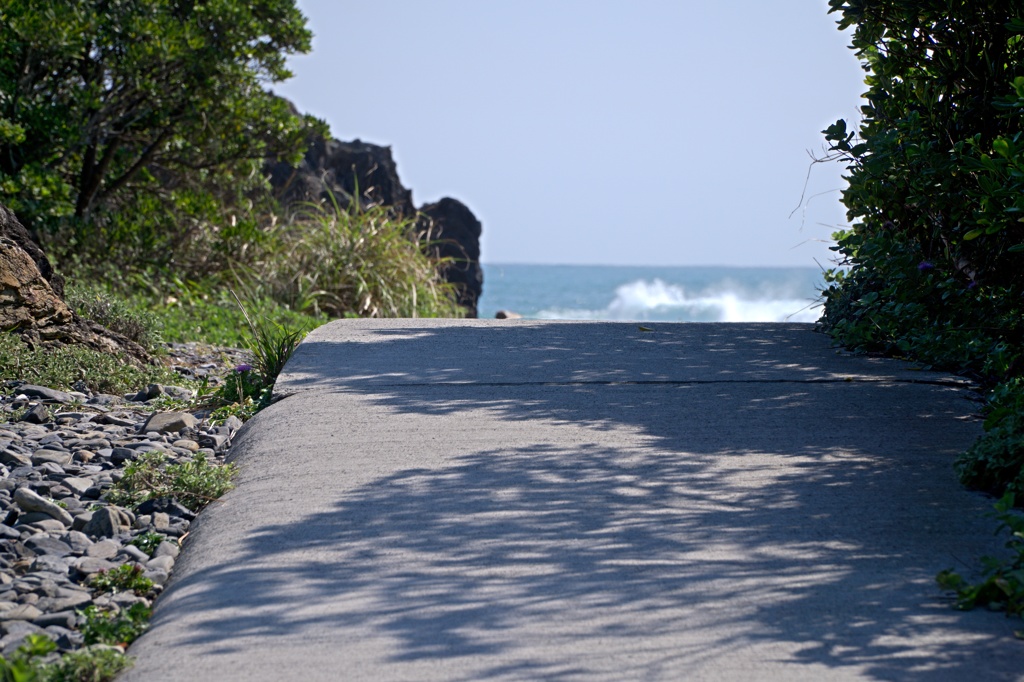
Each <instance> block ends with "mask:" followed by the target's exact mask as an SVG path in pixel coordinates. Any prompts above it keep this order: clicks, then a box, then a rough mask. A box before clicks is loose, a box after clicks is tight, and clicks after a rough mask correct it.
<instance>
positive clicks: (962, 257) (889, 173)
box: [822, 0, 1024, 493]
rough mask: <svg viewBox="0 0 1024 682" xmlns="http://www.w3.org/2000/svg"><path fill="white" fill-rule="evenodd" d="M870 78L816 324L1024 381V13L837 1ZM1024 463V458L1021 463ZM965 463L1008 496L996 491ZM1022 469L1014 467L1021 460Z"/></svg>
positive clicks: (1002, 482) (1002, 478) (1004, 6)
mask: <svg viewBox="0 0 1024 682" xmlns="http://www.w3.org/2000/svg"><path fill="white" fill-rule="evenodd" d="M829 4H830V7H831V12H836V13H839V16H840V19H839V21H838V24H839V27H840V28H843V29H845V28H848V27H851V26H852V27H855V30H854V34H853V48H854V49H855V51H856V53H857V55H858V56H859V57H860V59H861V60H862V62H863V65H864V69H865V71H866V72H867V78H866V84H867V86H868V90H867V93H866V94H865V98H866V104H865V105H864V106H863V108H862V116H863V118H862V120H861V122H860V126H859V130H856V131H854V130H851V126H850V125H848V124H847V123H846V122H845V121H842V120H840V121H837V122H836V123H835V124H834V125H832V126H830V127H829V128H828V129H827V130H825V131H824V133H825V136H826V139H827V141H828V143H829V144H830V146H831V150H832V152H833V153H834V155H835V156H836V157H839V158H842V159H844V160H845V162H846V163H847V168H848V171H849V172H848V180H849V187H848V188H847V189H846V190H845V191H844V193H843V201H844V203H845V205H846V207H847V209H848V218H849V220H850V221H851V223H852V227H851V228H850V229H848V230H846V231H843V232H840V233H838V234H837V235H836V239H837V242H838V243H837V246H836V247H834V249H835V250H836V251H837V252H838V253H839V255H840V263H841V265H843V266H845V267H844V268H843V269H838V270H835V271H833V272H832V273H831V275H830V279H831V280H832V281H831V285H830V286H829V287H828V289H827V290H826V292H825V296H826V305H825V314H824V317H823V320H822V321H823V323H824V325H825V326H826V328H828V329H829V330H830V331H831V333H832V334H833V335H834V336H835V337H836V338H837V339H839V340H840V341H842V342H843V343H846V344H847V345H850V346H854V347H858V348H862V349H868V350H881V351H884V352H889V353H895V354H899V355H902V356H906V357H913V358H916V359H919V360H923V361H925V362H927V363H930V364H932V365H935V366H940V367H944V368H948V369H954V370H958V371H961V372H966V373H968V374H972V375H973V376H975V377H976V378H978V379H979V380H981V381H982V382H983V383H984V384H986V385H988V386H992V385H994V384H996V383H998V382H1002V381H1006V380H1009V379H1011V378H1012V377H1014V376H1019V375H1021V374H1022V373H1024V361H1022V358H1024V351H1022V349H1024V5H1022V4H1021V3H1020V2H1019V1H1018V0H910V1H908V0H830V3H829ZM1021 423H1022V424H1024V420H1022V421H1021ZM1018 459H1020V458H1018ZM983 469H985V465H984V464H982V465H981V466H980V467H977V466H970V467H968V466H965V467H962V470H963V471H974V472H976V473H977V474H978V476H979V478H978V479H977V480H976V481H971V480H967V479H968V478H969V477H965V480H967V482H969V483H971V482H973V483H977V482H978V481H980V480H985V481H986V483H985V487H987V488H989V489H991V490H992V491H993V492H997V493H998V492H1001V489H1002V488H1005V486H1006V485H1007V484H1008V483H1009V480H1007V476H1008V477H1009V479H1010V480H1013V479H1014V478H1015V477H1016V476H1018V475H1019V471H1018V472H1016V473H1013V472H1009V471H1004V472H1003V473H1001V474H1000V475H999V476H997V477H995V478H998V479H999V480H998V481H994V479H993V477H992V476H990V475H989V474H990V473H991V472H985V471H982V470H983ZM1018 469H1019V464H1018Z"/></svg>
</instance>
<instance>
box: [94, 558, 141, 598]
mask: <svg viewBox="0 0 1024 682" xmlns="http://www.w3.org/2000/svg"><path fill="white" fill-rule="evenodd" d="M142 573H143V570H142V567H141V566H137V565H134V564H122V565H120V566H118V567H117V568H112V569H110V570H109V571H100V572H99V573H97V574H96V575H94V576H93V577H92V578H91V579H90V580H89V585H90V586H91V587H94V588H95V589H97V590H99V591H100V592H134V593H135V594H136V595H138V596H140V597H144V596H146V595H147V594H150V593H151V592H152V591H153V581H152V580H150V579H149V578H147V577H146V576H144V575H143V574H142Z"/></svg>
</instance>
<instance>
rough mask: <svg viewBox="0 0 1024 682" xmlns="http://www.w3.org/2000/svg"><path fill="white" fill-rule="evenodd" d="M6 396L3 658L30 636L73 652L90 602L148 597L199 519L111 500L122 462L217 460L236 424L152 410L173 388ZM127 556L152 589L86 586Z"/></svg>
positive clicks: (1, 485)
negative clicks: (145, 457) (150, 456)
mask: <svg viewBox="0 0 1024 682" xmlns="http://www.w3.org/2000/svg"><path fill="white" fill-rule="evenodd" d="M191 366H192V367H193V368H194V369H195V368H197V366H196V364H195V363H194V362H193V363H191ZM199 369H200V371H201V368H199ZM210 369H212V368H210ZM6 393H7V396H6V397H3V398H0V519H2V523H0V654H3V655H5V656H9V655H10V654H11V653H12V652H13V651H14V650H15V649H16V648H17V647H18V646H19V645H20V644H22V643H23V640H24V639H25V637H26V636H27V635H29V634H33V633H39V634H46V635H49V636H50V637H51V638H52V639H53V640H54V641H55V642H57V645H58V647H59V648H60V649H61V650H73V649H76V648H78V647H80V646H82V645H83V641H82V639H83V638H82V635H81V633H80V632H79V631H78V629H77V628H78V627H79V626H81V624H82V620H83V616H82V615H81V611H82V610H83V609H85V608H86V607H88V606H90V605H94V606H95V607H97V608H98V609H101V610H104V611H108V612H115V613H116V612H119V611H120V610H123V609H127V608H128V607H130V606H131V605H132V604H136V603H140V602H141V603H144V604H146V605H147V606H148V605H149V604H150V602H151V599H152V597H153V596H154V595H155V594H158V593H159V591H160V590H161V589H162V586H163V585H164V584H165V583H166V581H167V579H168V577H169V575H170V573H171V569H172V568H173V566H174V561H175V558H176V557H177V556H178V552H179V549H180V546H181V542H182V539H183V538H184V537H185V536H186V535H187V534H188V530H189V524H190V523H191V522H192V520H193V518H194V514H193V512H192V511H191V510H189V509H188V508H186V507H184V506H183V505H181V504H180V503H179V502H178V501H177V500H175V499H171V498H162V499H154V500H149V501H146V502H144V503H143V504H142V505H141V506H138V507H136V508H134V509H128V508H125V507H122V506H117V505H115V504H112V503H110V502H109V501H107V499H106V494H107V492H108V491H110V489H111V488H112V487H114V486H115V484H116V483H117V482H118V481H119V480H121V478H122V477H123V476H124V467H125V466H126V465H127V464H130V463H131V462H133V461H134V460H136V459H137V458H138V457H139V456H140V455H142V454H143V453H146V452H157V453H160V454H161V455H163V456H164V457H165V458H166V461H167V462H168V463H171V464H175V463H182V462H186V461H189V460H192V459H193V458H195V457H196V456H197V455H199V454H202V455H204V456H205V457H206V459H207V461H210V462H222V461H223V457H224V455H225V453H226V450H227V448H228V446H229V445H230V443H231V438H232V436H233V435H234V433H235V431H236V430H237V429H238V428H239V427H240V426H241V421H240V420H238V419H237V418H234V417H231V418H229V419H228V420H227V422H226V423H224V424H222V425H219V426H211V425H210V424H209V423H208V422H206V421H204V419H203V417H204V413H202V412H198V413H191V412H161V411H154V409H153V407H151V406H150V403H152V402H153V401H154V399H156V398H160V397H161V396H170V397H175V398H189V397H191V392H190V391H188V390H187V389H184V388H180V387H174V386H159V385H151V386H148V387H146V388H144V389H142V390H140V391H138V393H136V394H133V395H128V396H110V395H91V394H87V393H68V392H63V391H56V390H53V389H50V388H46V387H42V386H32V385H28V384H18V382H13V385H8V386H7V387H6ZM158 404H159V403H158ZM197 414H198V417H197ZM5 420H6V423H3V422H4V421H5ZM152 534H158V535H159V538H157V537H155V536H154V535H152ZM140 540H144V541H140ZM133 541H135V542H136V544H133ZM143 548H146V549H148V551H145V550H144V549H143ZM125 564H128V565H131V566H133V567H137V570H139V571H141V573H142V574H143V575H144V576H145V577H146V578H148V579H150V580H151V581H152V582H153V584H154V586H155V587H154V589H153V591H152V593H150V594H147V595H145V596H140V595H138V594H135V593H133V592H130V591H129V592H115V593H110V592H103V591H100V590H98V589H96V588H95V587H93V586H92V582H93V580H94V578H95V577H96V576H97V575H100V574H102V573H103V572H107V571H110V570H112V569H115V568H117V567H118V566H121V565H125Z"/></svg>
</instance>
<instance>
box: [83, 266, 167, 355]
mask: <svg viewBox="0 0 1024 682" xmlns="http://www.w3.org/2000/svg"><path fill="white" fill-rule="evenodd" d="M64 300H65V302H66V303H67V304H68V306H69V307H70V308H71V309H72V310H74V311H75V312H76V313H78V314H79V315H81V316H82V317H85V318H88V319H90V320H93V321H94V322H98V323H100V324H102V325H103V326H104V327H106V328H107V329H109V330H111V331H114V332H117V333H118V334H121V335H123V336H126V337H128V338H129V339H131V340H132V341H135V342H136V343H138V344H139V345H141V346H142V347H143V348H145V349H146V350H148V351H150V352H153V351H154V350H156V349H157V348H158V346H159V345H160V333H159V328H160V323H159V321H158V320H157V317H156V315H154V314H153V313H152V312H151V311H149V310H146V309H145V308H142V307H137V306H133V305H131V304H130V303H129V302H128V301H127V300H125V299H123V298H120V297H118V296H116V295H114V294H113V293H111V292H110V291H108V290H107V289H105V288H103V287H101V286H99V285H97V284H83V283H77V282H73V283H71V284H70V285H69V286H68V288H67V290H66V291H65V295H64Z"/></svg>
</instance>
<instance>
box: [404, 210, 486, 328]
mask: <svg viewBox="0 0 1024 682" xmlns="http://www.w3.org/2000/svg"><path fill="white" fill-rule="evenodd" d="M420 214H421V216H422V218H421V220H420V222H419V224H418V230H419V232H420V237H421V238H423V239H424V241H426V242H427V243H429V244H430V248H431V250H432V251H433V254H434V256H435V257H440V258H448V259H451V263H450V264H449V265H448V267H447V268H445V270H444V272H443V273H442V274H443V275H444V277H445V279H446V280H448V281H449V282H451V283H452V284H454V285H455V286H456V287H457V288H458V292H459V305H461V306H462V307H463V308H465V309H466V316H467V317H476V316H477V301H478V300H479V299H480V294H481V293H482V292H483V286H484V272H483V269H482V268H481V267H480V235H481V233H482V232H483V226H482V225H481V224H480V221H479V220H477V217H476V216H475V215H473V212H472V211H470V210H469V208H467V207H466V205H465V204H463V203H462V202H461V201H459V200H458V199H451V198H449V197H445V198H443V199H441V200H440V201H437V202H434V203H432V204H427V205H425V206H423V207H422V208H421V209H420Z"/></svg>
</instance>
